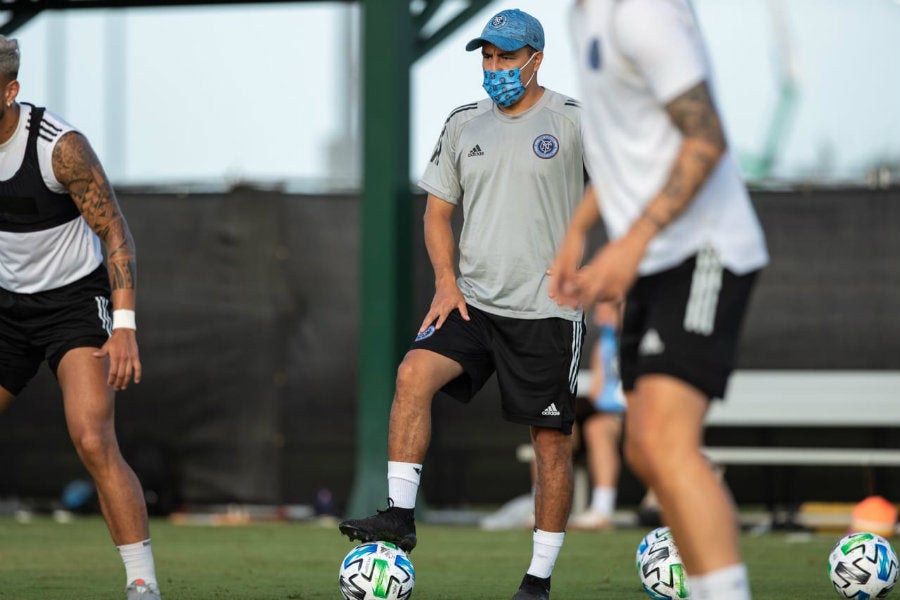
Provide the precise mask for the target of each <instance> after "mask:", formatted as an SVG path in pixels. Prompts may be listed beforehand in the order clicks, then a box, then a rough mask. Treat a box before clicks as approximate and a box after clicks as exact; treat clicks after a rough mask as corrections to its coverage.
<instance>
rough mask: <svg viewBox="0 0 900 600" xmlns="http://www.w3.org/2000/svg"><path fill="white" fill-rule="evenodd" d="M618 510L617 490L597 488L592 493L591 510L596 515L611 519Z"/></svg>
mask: <svg viewBox="0 0 900 600" xmlns="http://www.w3.org/2000/svg"><path fill="white" fill-rule="evenodd" d="M615 508H616V488H614V487H595V488H594V491H593V492H592V493H591V510H592V511H594V512H595V513H597V514H599V515H601V516H604V517H606V518H610V517H612V515H613V511H614V510H615Z"/></svg>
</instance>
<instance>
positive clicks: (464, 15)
mask: <svg viewBox="0 0 900 600" xmlns="http://www.w3.org/2000/svg"><path fill="white" fill-rule="evenodd" d="M441 2H442V0H431V1H430V2H429V3H428V6H426V9H425V10H424V11H422V15H426V13H428V14H427V18H428V19H430V18H431V17H433V16H434V11H436V10H437V7H438V5H440V4H441ZM490 3H491V0H470V1H469V5H468V6H466V7H465V8H463V9H462V10H461V11H460V12H459V13H457V14H456V15H455V16H454V17H453V18H452V19H450V20H449V21H448V22H447V23H445V24H443V25H441V27H440V28H439V29H438V30H437V31H435V32H434V33H432V34H431V35H430V36H427V37H426V36H425V35H424V34H423V33H422V32H423V29H424V27H425V26H426V25H427V20H426V21H419V20H417V22H416V25H417V28H418V34H417V36H416V46H415V54H414V57H413V60H419V59H420V58H422V57H423V56H425V55H426V54H428V53H429V52H430V51H431V50H433V49H434V48H435V47H436V46H437V45H438V44H440V43H441V42H443V41H444V40H445V39H447V37H448V36H450V35H451V34H453V32H455V31H456V30H457V29H459V28H460V27H461V26H462V25H463V24H465V23H467V22H468V21H469V19H471V18H472V17H473V16H475V14H476V13H478V12H479V11H481V10H482V9H484V8H485V7H486V6H487V5H488V4H490ZM432 5H434V8H433V9H432V11H429V8H431V6H432Z"/></svg>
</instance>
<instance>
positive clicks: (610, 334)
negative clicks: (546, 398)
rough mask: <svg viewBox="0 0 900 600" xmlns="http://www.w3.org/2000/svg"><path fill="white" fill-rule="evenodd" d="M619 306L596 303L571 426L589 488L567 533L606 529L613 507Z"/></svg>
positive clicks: (619, 401) (620, 404) (621, 408)
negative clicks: (584, 384)
mask: <svg viewBox="0 0 900 600" xmlns="http://www.w3.org/2000/svg"><path fill="white" fill-rule="evenodd" d="M620 309H621V305H620V304H619V303H616V302H598V303H597V304H596V306H595V309H594V323H595V324H596V325H597V327H598V329H599V337H598V339H597V343H596V344H594V348H593V350H592V352H591V385H590V388H589V389H588V393H587V394H586V395H584V396H583V395H579V397H578V399H577V400H576V405H575V411H576V417H575V419H576V422H577V423H578V425H579V428H578V431H579V432H580V437H581V444H582V446H583V447H584V449H585V452H586V454H587V465H588V472H589V473H590V477H591V483H592V485H593V488H592V492H591V503H590V507H589V508H588V509H587V510H586V511H585V512H583V513H581V514H579V515H573V516H572V518H571V519H570V520H569V528H570V529H610V528H612V526H613V521H612V517H613V512H614V511H615V507H616V488H617V485H618V480H619V470H620V468H621V462H622V461H621V457H620V454H619V452H620V450H619V441H620V440H621V437H622V417H623V415H624V413H625V394H624V393H623V392H622V385H621V382H620V380H619V366H618V365H619V358H618V351H619V344H618V329H619V320H620V318H619V315H620Z"/></svg>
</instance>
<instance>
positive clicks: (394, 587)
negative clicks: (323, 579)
mask: <svg viewBox="0 0 900 600" xmlns="http://www.w3.org/2000/svg"><path fill="white" fill-rule="evenodd" d="M338 582H339V583H340V586H341V594H342V595H343V597H344V600H409V598H411V597H412V591H413V586H414V585H415V583H416V572H415V569H413V565H412V563H411V562H410V561H409V556H407V555H406V552H404V551H403V550H401V549H400V548H398V547H397V546H395V545H394V544H391V543H390V542H366V543H365V544H360V545H359V546H357V547H356V548H354V549H353V550H351V551H350V552H349V553H347V556H345V557H344V560H343V561H341V568H340V572H339V575H338Z"/></svg>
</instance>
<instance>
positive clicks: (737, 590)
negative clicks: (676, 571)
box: [687, 564, 750, 600]
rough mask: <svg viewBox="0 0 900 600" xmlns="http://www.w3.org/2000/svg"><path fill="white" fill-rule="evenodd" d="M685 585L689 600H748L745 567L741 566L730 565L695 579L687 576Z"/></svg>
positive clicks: (748, 592)
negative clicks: (689, 592)
mask: <svg viewBox="0 0 900 600" xmlns="http://www.w3.org/2000/svg"><path fill="white" fill-rule="evenodd" d="M687 583H688V589H689V590H690V591H691V600H750V583H749V581H748V580H747V567H746V566H744V565H743V564H737V565H731V566H730V567H725V568H723V569H717V570H715V571H710V572H709V573H707V574H706V575H700V576H697V577H691V575H690V574H688V581H687Z"/></svg>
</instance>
